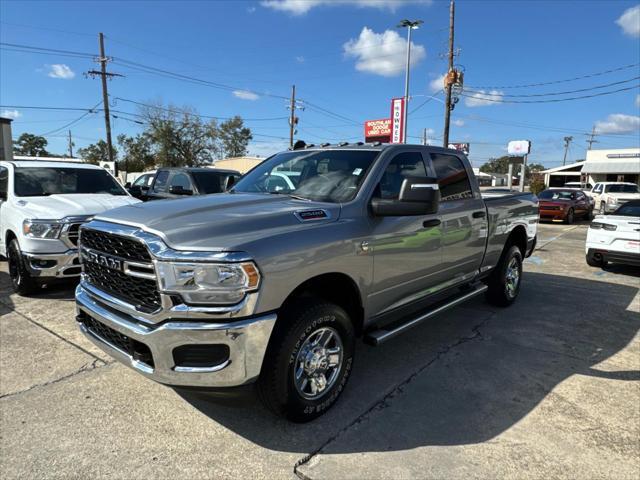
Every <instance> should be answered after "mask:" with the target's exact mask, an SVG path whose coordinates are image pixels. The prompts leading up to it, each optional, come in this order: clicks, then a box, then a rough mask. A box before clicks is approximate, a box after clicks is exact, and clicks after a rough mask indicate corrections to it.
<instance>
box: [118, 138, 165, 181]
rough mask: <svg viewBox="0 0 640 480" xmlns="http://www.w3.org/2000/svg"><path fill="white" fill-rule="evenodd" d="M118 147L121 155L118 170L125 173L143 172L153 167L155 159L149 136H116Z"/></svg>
mask: <svg viewBox="0 0 640 480" xmlns="http://www.w3.org/2000/svg"><path fill="white" fill-rule="evenodd" d="M118 145H120V150H121V152H122V155H121V157H120V159H119V160H118V169H119V170H123V171H127V172H143V171H144V170H146V169H149V168H153V167H154V166H155V163H156V162H155V157H154V155H153V151H152V144H151V140H150V138H149V136H148V135H147V134H145V133H142V134H138V135H136V136H135V137H129V136H127V135H124V134H121V135H118Z"/></svg>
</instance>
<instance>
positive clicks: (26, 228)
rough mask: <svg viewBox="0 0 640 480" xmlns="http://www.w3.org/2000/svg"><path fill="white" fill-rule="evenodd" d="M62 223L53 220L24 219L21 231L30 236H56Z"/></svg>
mask: <svg viewBox="0 0 640 480" xmlns="http://www.w3.org/2000/svg"><path fill="white" fill-rule="evenodd" d="M61 231H62V224H61V223H59V222H56V221H53V220H25V221H24V222H22V233H24V234H25V236H27V237H31V238H58V237H59V236H60V232H61Z"/></svg>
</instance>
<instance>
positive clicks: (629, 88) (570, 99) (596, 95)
mask: <svg viewBox="0 0 640 480" xmlns="http://www.w3.org/2000/svg"><path fill="white" fill-rule="evenodd" d="M636 88H640V84H639V85H634V86H632V87H626V88H619V89H617V90H611V91H609V92H601V93H594V94H592V95H581V96H578V97H569V98H553V99H546V100H499V99H497V98H495V97H497V96H499V95H492V94H486V95H488V97H483V96H481V95H480V94H475V95H467V94H466V93H464V92H461V93H460V95H462V96H463V97H467V98H475V99H477V100H482V101H486V102H492V103H559V102H569V101H572V100H581V99H584V98H595V97H601V96H604V95H612V94H614V93H619V92H625V91H628V90H634V89H636ZM490 97H494V98H490Z"/></svg>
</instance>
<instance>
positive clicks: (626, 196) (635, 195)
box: [606, 192, 640, 200]
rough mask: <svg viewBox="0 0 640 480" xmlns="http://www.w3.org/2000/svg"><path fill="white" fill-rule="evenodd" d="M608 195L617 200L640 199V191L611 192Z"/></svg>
mask: <svg viewBox="0 0 640 480" xmlns="http://www.w3.org/2000/svg"><path fill="white" fill-rule="evenodd" d="M606 195H608V196H610V197H612V198H615V199H617V200H640V193H624V192H610V193H607V194H606Z"/></svg>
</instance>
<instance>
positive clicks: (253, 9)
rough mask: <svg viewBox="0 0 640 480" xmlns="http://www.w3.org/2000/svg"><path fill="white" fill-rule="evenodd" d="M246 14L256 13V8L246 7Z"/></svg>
mask: <svg viewBox="0 0 640 480" xmlns="http://www.w3.org/2000/svg"><path fill="white" fill-rule="evenodd" d="M247 13H256V7H247Z"/></svg>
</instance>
